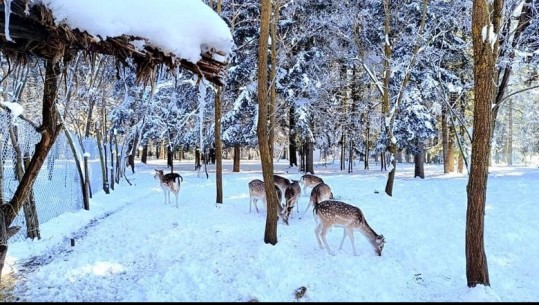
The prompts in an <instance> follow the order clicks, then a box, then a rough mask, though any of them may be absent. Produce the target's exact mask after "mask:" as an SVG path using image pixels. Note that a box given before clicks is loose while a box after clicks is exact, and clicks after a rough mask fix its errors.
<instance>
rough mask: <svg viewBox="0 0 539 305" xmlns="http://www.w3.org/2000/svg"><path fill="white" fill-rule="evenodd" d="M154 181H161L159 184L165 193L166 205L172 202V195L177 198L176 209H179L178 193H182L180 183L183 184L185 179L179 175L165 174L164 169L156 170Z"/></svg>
mask: <svg viewBox="0 0 539 305" xmlns="http://www.w3.org/2000/svg"><path fill="white" fill-rule="evenodd" d="M153 177H154V179H159V184H160V185H161V188H162V189H163V191H164V193H165V204H167V203H169V204H171V202H170V193H171V192H172V193H174V195H175V196H176V207H178V193H179V192H180V181H181V182H183V177H182V176H181V175H180V174H178V173H168V174H164V173H163V170H162V169H156V170H155V175H154V176H153Z"/></svg>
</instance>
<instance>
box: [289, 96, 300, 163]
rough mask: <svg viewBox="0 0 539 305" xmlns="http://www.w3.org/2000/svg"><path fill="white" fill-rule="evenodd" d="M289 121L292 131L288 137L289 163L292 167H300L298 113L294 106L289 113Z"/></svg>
mask: <svg viewBox="0 0 539 305" xmlns="http://www.w3.org/2000/svg"><path fill="white" fill-rule="evenodd" d="M288 120H289V124H290V129H289V130H290V131H289V135H288V143H289V144H288V146H289V150H290V155H289V158H288V159H289V161H290V167H294V166H298V157H297V155H296V153H297V147H296V111H295V107H294V105H292V106H290V110H289V112H288Z"/></svg>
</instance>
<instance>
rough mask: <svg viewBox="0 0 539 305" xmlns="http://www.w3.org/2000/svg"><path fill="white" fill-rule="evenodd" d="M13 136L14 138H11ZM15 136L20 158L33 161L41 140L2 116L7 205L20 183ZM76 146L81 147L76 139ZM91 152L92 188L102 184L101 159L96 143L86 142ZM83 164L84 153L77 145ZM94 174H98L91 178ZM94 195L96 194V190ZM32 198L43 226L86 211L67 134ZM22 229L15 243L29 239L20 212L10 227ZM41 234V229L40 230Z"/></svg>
mask: <svg viewBox="0 0 539 305" xmlns="http://www.w3.org/2000/svg"><path fill="white" fill-rule="evenodd" d="M10 132H11V135H10ZM12 135H16V137H17V139H18V141H17V142H16V143H18V145H19V148H20V150H21V154H19V156H21V155H22V156H28V157H31V156H32V155H33V153H34V149H35V145H36V144H37V143H38V142H39V140H40V137H41V136H40V134H39V133H38V132H36V130H35V129H34V128H33V127H32V126H31V125H30V124H29V123H27V122H25V121H23V120H21V119H18V118H12V117H11V114H10V113H8V112H0V157H1V159H0V161H1V164H0V165H1V166H2V169H1V170H2V171H1V172H0V173H1V174H2V177H1V179H0V181H1V185H0V192H1V193H2V194H1V195H2V196H1V197H0V198H2V199H3V201H4V203H7V202H9V201H10V200H11V198H12V197H13V195H14V193H15V191H16V190H17V187H18V185H19V180H18V177H17V174H16V168H15V164H16V158H17V156H18V154H17V151H16V147H15V146H14V145H13V144H14V142H13V136H12ZM73 140H74V142H75V143H79V141H78V139H77V138H76V137H74V139H73ZM83 145H84V146H85V147H87V149H88V150H89V151H90V158H89V162H88V163H89V174H90V183H91V185H92V187H93V188H95V187H99V186H100V185H101V184H100V183H102V182H101V181H102V178H101V177H100V171H99V166H100V164H99V155H98V152H97V144H96V143H95V140H92V139H86V140H85V141H84V143H83ZM77 149H78V150H79V154H81V156H80V158H81V159H80V160H81V162H82V161H83V160H82V153H81V152H82V150H81V148H80V145H77ZM92 172H93V173H95V174H92ZM94 191H95V190H94ZM31 196H34V201H35V203H36V210H37V217H38V221H39V224H40V226H41V225H42V224H44V223H46V222H47V221H49V220H50V219H52V218H54V217H56V216H58V215H61V214H63V213H66V212H74V211H78V210H81V209H83V208H84V204H83V196H82V187H81V181H80V175H79V173H78V171H77V165H76V163H75V158H74V156H73V151H72V149H71V147H70V146H69V142H68V140H67V137H66V135H65V133H64V132H62V134H60V135H59V136H58V138H57V140H56V142H55V144H54V145H53V147H52V149H51V151H50V152H49V154H48V156H47V158H46V160H45V162H44V164H43V166H42V168H41V170H40V171H39V173H38V176H37V178H36V180H35V183H34V185H33V187H32V192H31ZM11 225H12V226H20V227H21V230H20V231H19V232H18V233H17V234H16V235H15V236H13V237H12V238H11V240H12V241H18V240H23V239H25V238H26V237H27V233H28V232H27V229H26V220H25V217H24V209H21V210H20V211H19V213H18V214H17V217H16V218H15V220H14V221H13V223H12V224H11ZM40 231H42V229H41V228H40Z"/></svg>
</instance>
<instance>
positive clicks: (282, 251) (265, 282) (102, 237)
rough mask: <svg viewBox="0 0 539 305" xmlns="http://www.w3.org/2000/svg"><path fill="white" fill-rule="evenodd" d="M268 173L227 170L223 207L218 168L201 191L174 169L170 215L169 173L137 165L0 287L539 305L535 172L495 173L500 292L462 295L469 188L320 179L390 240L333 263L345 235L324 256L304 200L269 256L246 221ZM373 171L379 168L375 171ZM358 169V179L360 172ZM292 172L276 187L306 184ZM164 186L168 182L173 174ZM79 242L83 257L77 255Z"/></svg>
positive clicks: (28, 250) (23, 294)
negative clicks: (162, 177)
mask: <svg viewBox="0 0 539 305" xmlns="http://www.w3.org/2000/svg"><path fill="white" fill-rule="evenodd" d="M258 162H259V161H256V160H242V161H241V172H239V173H232V172H231V171H232V162H231V160H224V161H223V164H224V165H223V197H224V203H223V204H220V205H217V204H216V203H215V166H214V165H211V164H209V165H208V170H209V173H210V176H209V179H206V177H205V175H204V176H203V178H198V177H197V172H196V171H194V161H193V160H185V161H182V162H178V161H175V168H174V172H179V173H180V174H181V175H182V176H183V182H182V185H181V190H180V196H179V207H178V208H176V207H175V206H174V205H165V203H164V195H163V191H162V190H161V188H160V187H159V185H158V183H157V181H156V180H154V178H153V174H154V169H155V168H157V169H165V168H166V161H165V160H159V161H156V160H152V161H149V163H148V164H142V163H139V162H138V161H137V163H136V167H135V168H136V172H135V173H134V174H132V173H131V171H130V170H129V171H126V174H127V178H128V179H129V181H130V182H131V183H133V185H129V184H128V183H127V182H126V181H125V179H121V182H120V184H119V185H116V186H115V190H113V191H111V193H110V194H108V195H107V194H105V193H104V192H103V191H100V190H98V188H99V187H94V189H95V190H94V191H95V193H94V194H93V197H92V198H91V199H90V210H89V211H87V210H80V211H78V212H76V213H66V214H63V215H60V216H58V217H57V218H54V219H52V220H50V221H48V222H46V223H44V224H41V236H42V238H41V239H40V240H34V241H31V240H25V241H19V242H12V243H10V244H9V250H8V255H7V259H6V266H5V267H4V272H3V275H2V281H4V280H5V281H8V280H9V279H10V278H11V279H14V280H15V281H14V283H15V285H14V289H13V290H12V291H9V292H7V293H6V292H4V295H5V296H6V298H7V297H9V296H14V297H16V298H17V300H18V301H36V302H37V301H39V302H65V301H78V302H101V301H108V302H120V301H123V302H126V301H140V302H144V301H146V302H165V301H174V302H183V301H190V302H191V301H192V302H200V301H208V302H212V301H214V302H220V301H226V302H234V301H249V300H254V299H256V300H258V301H261V302H292V301H295V299H294V292H295V290H296V289H298V288H300V287H302V286H304V287H305V288H306V293H305V295H304V297H303V298H302V299H300V300H299V301H303V302H318V301H327V302H341V301H354V302H374V301H376V302H381V301H395V302H450V301H455V302H491V301H504V302H531V301H537V300H539V289H538V288H539V286H538V284H537V281H536V279H537V274H539V263H538V262H537V260H536V255H537V253H539V244H538V243H536V242H533V241H534V240H536V239H537V238H538V237H539V228H538V227H537V220H536V215H538V214H539V205H537V198H538V197H539V188H537V182H538V180H539V170H538V169H537V165H538V164H535V165H534V167H533V168H532V167H503V166H492V167H491V168H490V175H489V180H488V188H487V201H486V215H485V252H486V255H487V259H488V267H489V275H490V283H491V286H483V285H478V286H477V287H474V288H468V287H467V285H466V283H467V282H466V258H465V230H466V206H467V202H466V184H467V181H468V178H467V176H466V175H465V174H457V173H452V174H443V167H442V165H428V164H427V165H426V166H425V171H426V173H425V174H426V178H425V179H419V178H416V179H414V178H412V177H413V169H414V167H413V164H408V163H399V165H398V166H397V172H396V179H395V185H394V190H393V196H392V197H389V196H387V195H386V194H385V193H384V191H383V190H384V187H385V184H386V180H387V172H385V171H380V170H379V169H372V170H356V171H355V172H354V173H352V174H348V173H346V172H344V171H343V172H341V171H340V170H339V168H340V166H339V164H337V162H335V163H331V162H330V163H329V164H328V166H327V167H325V166H322V165H317V166H315V169H314V170H315V173H316V174H317V175H318V176H320V177H322V178H323V179H324V181H325V182H326V183H327V184H328V185H329V186H331V188H332V191H333V193H334V195H335V197H336V199H338V200H341V201H344V202H347V203H350V204H353V205H356V206H358V207H360V208H361V210H362V212H363V213H364V215H365V218H366V220H367V221H368V224H369V225H370V226H371V227H372V228H373V229H374V230H375V231H376V233H378V234H383V235H384V237H385V239H386V242H387V243H386V245H385V247H384V250H383V253H382V256H376V255H375V253H374V251H373V249H372V247H371V245H370V244H369V243H368V242H367V240H366V239H365V238H364V237H363V236H362V235H361V234H359V232H358V233H356V234H355V237H356V238H355V245H356V249H357V252H358V256H353V254H352V248H351V246H350V241H349V240H348V239H347V240H345V243H344V247H343V249H342V250H339V249H338V245H339V243H340V240H341V237H342V232H343V231H342V229H341V228H334V229H331V230H330V231H329V232H328V234H327V237H328V242H329V244H330V245H331V247H332V250H334V251H335V252H336V255H335V256H330V255H329V254H328V253H327V252H326V250H325V249H320V248H319V247H318V244H317V241H316V238H315V235H314V229H315V227H316V224H315V220H314V219H313V216H312V215H311V214H310V213H308V214H307V215H306V216H305V217H303V218H301V219H300V218H299V216H300V215H301V214H302V213H303V211H304V209H305V207H306V205H307V203H308V197H307V196H306V195H305V194H302V195H301V198H300V200H299V210H300V213H298V212H297V210H296V209H294V211H293V215H292V218H291V219H290V225H289V226H286V225H284V224H282V223H281V222H279V225H278V228H277V236H278V242H277V244H276V245H271V244H266V243H264V229H265V220H266V213H265V210H264V208H263V205H262V204H259V205H258V206H259V209H260V213H256V212H255V211H254V210H253V211H252V213H249V195H248V190H247V183H248V182H249V181H250V180H252V179H262V173H261V170H260V164H259V163H258ZM374 163H375V162H374V161H373V162H372V164H371V166H372V168H377V167H378V166H377V165H375V164H374ZM360 166H361V164H360V163H356V165H355V168H359V167H360ZM287 170H290V169H289V168H288V163H287V161H286V160H282V161H280V162H277V161H276V163H275V173H277V174H280V175H282V176H285V177H287V178H292V179H299V178H300V177H301V174H300V173H298V172H297V168H294V169H293V171H288V172H286V171H287ZM165 172H169V170H166V171H165ZM71 239H73V241H74V243H75V245H74V246H71Z"/></svg>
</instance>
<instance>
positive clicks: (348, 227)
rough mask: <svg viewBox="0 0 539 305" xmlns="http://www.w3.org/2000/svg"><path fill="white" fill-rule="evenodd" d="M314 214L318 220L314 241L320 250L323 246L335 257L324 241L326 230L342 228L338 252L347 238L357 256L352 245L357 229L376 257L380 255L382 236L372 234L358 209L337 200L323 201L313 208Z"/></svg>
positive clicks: (383, 240)
mask: <svg viewBox="0 0 539 305" xmlns="http://www.w3.org/2000/svg"><path fill="white" fill-rule="evenodd" d="M314 213H315V214H316V215H317V216H318V218H319V220H320V222H319V224H318V227H317V228H316V230H315V231H314V233H315V234H316V240H317V241H318V245H319V246H320V248H321V249H323V248H324V246H325V248H326V249H327V251H328V253H329V254H330V255H335V253H333V251H331V248H330V247H329V245H328V242H327V241H326V234H327V231H328V229H329V228H331V227H333V226H336V227H343V228H344V232H343V237H342V240H341V245H340V247H339V250H341V249H342V246H343V243H344V239H345V238H346V236H348V237H349V238H350V242H351V243H352V249H353V251H354V255H357V252H356V247H355V245H354V229H358V230H359V232H361V233H362V234H363V236H365V237H366V238H367V239H368V240H369V242H370V243H371V245H372V247H373V248H374V252H375V253H376V255H378V256H381V255H382V250H383V249H384V244H385V239H384V236H383V235H378V234H376V232H374V230H373V229H372V228H371V227H370V226H369V224H368V223H367V220H366V219H365V216H364V215H363V213H362V212H361V210H360V209H359V208H358V207H356V206H353V205H350V204H347V203H344V202H341V201H337V200H324V201H322V202H320V203H318V204H316V205H315V206H314ZM322 242H323V244H322Z"/></svg>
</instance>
